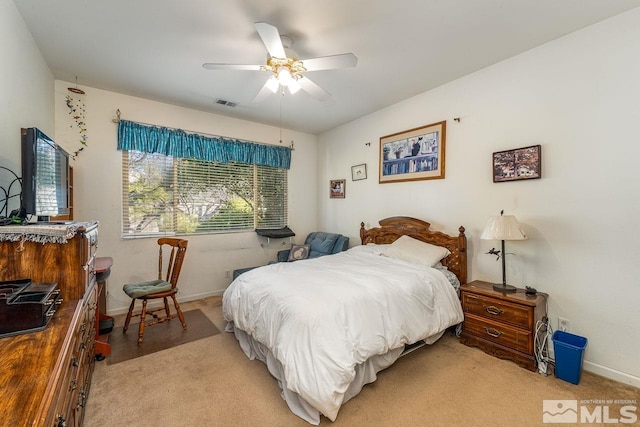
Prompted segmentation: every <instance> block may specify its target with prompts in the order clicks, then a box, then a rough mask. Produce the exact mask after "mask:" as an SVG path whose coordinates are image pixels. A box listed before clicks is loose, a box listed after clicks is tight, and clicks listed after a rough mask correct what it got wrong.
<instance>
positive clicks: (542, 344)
mask: <svg viewBox="0 0 640 427" xmlns="http://www.w3.org/2000/svg"><path fill="white" fill-rule="evenodd" d="M538 293H539V294H540V295H542V296H544V301H545V315H544V317H543V318H542V320H538V321H537V322H536V333H535V337H534V344H533V345H534V353H535V358H536V362H537V363H538V372H539V373H540V375H544V376H547V375H550V374H551V372H552V371H551V369H550V366H549V365H551V367H553V370H554V371H555V361H554V360H553V359H552V358H551V356H550V355H549V340H550V339H551V337H552V336H553V329H552V328H551V325H550V324H549V317H548V313H549V311H548V309H547V308H548V300H547V297H548V295H547V294H543V293H542V292H538Z"/></svg>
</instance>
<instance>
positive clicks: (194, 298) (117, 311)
mask: <svg viewBox="0 0 640 427" xmlns="http://www.w3.org/2000/svg"><path fill="white" fill-rule="evenodd" d="M223 293H224V289H222V290H218V291H211V292H204V293H201V294H195V295H189V296H185V297H180V296H178V302H179V303H180V304H182V303H185V302H190V301H197V300H201V299H204V298H208V297H214V296H220V295H222V294H223ZM129 301H131V300H129ZM156 306H158V307H159V306H162V302H150V303H149V305H148V307H149V308H154V307H156ZM128 311H129V306H126V307H120V308H115V309H113V310H107V314H108V315H109V316H117V315H119V314H126V313H127V312H128Z"/></svg>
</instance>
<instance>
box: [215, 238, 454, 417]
mask: <svg viewBox="0 0 640 427" xmlns="http://www.w3.org/2000/svg"><path fill="white" fill-rule="evenodd" d="M223 314H224V317H225V319H226V320H227V321H228V322H230V327H232V328H235V330H236V331H237V330H240V331H242V332H244V333H246V334H247V335H249V336H250V337H251V338H252V339H253V340H255V341H257V343H259V344H260V345H263V346H265V348H266V349H267V350H268V353H270V355H271V357H273V359H274V360H275V361H277V363H275V364H274V363H272V364H271V365H269V363H267V365H268V366H269V369H270V370H272V365H279V368H278V369H280V370H281V372H280V377H278V376H277V375H275V374H274V372H273V371H272V374H274V376H276V378H278V379H279V380H280V382H281V386H283V390H284V394H285V399H286V394H287V393H288V391H291V392H293V393H295V395H297V396H299V398H301V399H302V401H303V402H304V403H306V404H308V405H310V406H311V407H312V408H315V409H316V410H317V411H319V412H320V413H322V414H324V415H325V416H326V417H327V418H329V419H331V420H335V418H336V416H337V414H338V410H339V409H340V406H341V405H342V403H344V402H345V401H346V399H348V398H349V397H351V395H353V392H352V391H353V388H351V389H350V386H351V385H352V383H354V381H355V380H356V376H357V373H358V366H366V365H364V362H366V361H367V360H369V359H372V358H374V357H376V356H380V355H393V356H394V357H393V358H392V359H393V360H391V361H390V363H393V361H395V359H396V358H397V356H395V353H396V352H397V353H398V356H399V354H400V352H401V351H402V348H403V347H404V345H405V344H411V343H414V342H417V341H420V340H423V339H425V338H428V337H431V336H434V335H437V334H438V333H440V332H442V331H443V330H445V329H446V328H448V327H449V326H452V325H455V324H457V323H460V322H461V321H462V319H463V314H462V308H461V306H460V302H459V300H458V297H457V294H456V292H455V290H454V288H453V286H452V285H451V284H450V283H449V281H448V280H447V279H446V278H445V276H444V274H442V273H441V272H439V271H438V270H436V269H433V268H428V267H423V266H415V265H411V264H408V263H406V262H403V261H398V260H394V259H391V258H387V257H384V256H379V255H376V254H374V253H371V252H369V251H366V250H353V249H351V250H349V251H346V252H341V253H339V254H336V255H331V256H324V257H320V258H315V259H310V260H304V261H296V262H293V263H278V264H272V265H268V266H264V267H261V268H258V269H254V270H251V271H249V272H246V273H244V274H242V275H240V276H239V277H238V278H237V279H236V280H235V281H234V282H233V283H232V284H231V285H230V286H229V288H227V290H226V291H225V293H224V296H223ZM238 335H242V334H239V333H238V332H236V336H238ZM241 344H242V341H241ZM243 350H244V351H245V353H247V355H248V356H249V357H252V352H253V356H256V350H255V349H254V350H250V349H249V351H248V349H247V348H246V345H243ZM390 350H395V351H392V352H391V353H389V352H390ZM260 352H262V353H265V352H264V351H260ZM265 354H266V353H265ZM259 358H260V357H259ZM387 359H389V360H390V358H387ZM387 359H383V360H387ZM266 362H268V359H266ZM385 363H386V362H385ZM390 363H389V364H390ZM386 366H388V365H386ZM386 366H382V367H379V368H380V369H384V368H385V367H386ZM380 369H378V370H376V371H375V372H377V371H379V370H380ZM375 372H374V373H373V379H372V380H371V381H373V380H375ZM357 382H358V381H356V383H357ZM368 382H370V381H368ZM365 383H366V382H365ZM361 387H362V385H360V386H359V387H355V388H356V389H357V390H356V393H357V392H358V391H359V390H360V388H361ZM288 403H289V402H288ZM289 406H290V407H291V404H290V405H289ZM292 410H293V408H292ZM294 413H295V411H294ZM296 415H299V416H302V418H305V419H307V418H306V417H304V416H303V415H301V414H298V413H297V414H296ZM307 420H308V419H307ZM308 421H309V420H308ZM310 422H311V421H310ZM315 423H317V422H315Z"/></svg>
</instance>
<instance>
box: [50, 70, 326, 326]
mask: <svg viewBox="0 0 640 427" xmlns="http://www.w3.org/2000/svg"><path fill="white" fill-rule="evenodd" d="M75 86H76V85H75V83H69V82H63V81H56V82H55V109H56V135H57V138H56V142H57V143H58V144H60V145H62V146H63V147H65V148H66V149H67V150H68V151H70V152H73V151H76V150H77V149H78V148H79V146H80V144H79V142H78V139H77V138H75V139H74V138H73V136H69V135H70V132H69V131H68V129H67V127H68V115H67V113H68V108H67V105H66V102H65V97H66V95H67V94H68V93H69V92H68V90H67V88H68V87H75ZM79 87H80V88H81V89H83V90H84V91H85V92H86V95H85V105H86V123H87V147H86V148H85V150H84V151H82V152H81V153H80V154H79V156H78V157H77V159H76V160H75V161H72V166H73V167H74V178H75V179H74V180H75V185H74V198H75V203H74V205H75V212H74V219H76V220H98V221H99V222H100V232H99V249H98V255H99V256H110V257H113V259H114V266H113V268H112V273H111V276H110V279H109V280H108V282H107V287H108V300H107V303H108V311H109V313H111V314H115V313H121V312H123V311H125V310H126V308H127V307H128V304H129V302H130V300H129V298H128V297H127V296H126V295H125V294H124V293H123V292H122V285H123V284H124V283H133V282H139V281H143V280H149V279H153V278H155V275H156V274H157V273H156V271H157V270H156V269H157V256H158V255H157V244H156V243H155V241H156V239H151V238H146V239H134V240H131V239H129V240H123V239H121V224H122V222H121V212H122V209H121V207H122V203H121V195H122V180H121V171H122V153H121V152H120V151H117V150H116V143H117V140H116V137H117V125H116V124H115V123H113V122H112V119H114V118H115V117H116V110H117V109H120V111H121V113H122V118H123V119H126V120H132V121H137V122H142V123H150V124H156V125H160V126H167V127H173V128H180V129H185V130H188V131H195V132H201V133H206V134H213V135H221V136H228V137H233V138H239V139H245V140H250V141H256V142H262V143H275V144H277V143H278V140H279V138H280V131H279V129H278V128H275V127H271V126H265V125H261V124H258V123H252V122H247V121H243V120H237V119H232V118H229V117H225V116H220V115H215V114H210V113H205V112H201V111H195V110H189V109H186V108H181V107H176V106H172V105H168V104H163V103H160V102H154V101H149V100H145V99H141V98H135V97H131V96H125V95H122V94H118V93H113V92H108V91H104V90H100V89H95V88H89V87H84V86H79ZM71 134H73V132H71ZM283 140H284V141H287V142H289V141H291V140H293V141H294V143H295V150H294V151H293V153H292V161H291V164H292V166H291V169H290V171H289V207H290V209H289V220H290V221H289V224H290V226H291V228H292V229H293V230H294V231H295V232H296V237H295V238H294V241H295V242H302V241H303V240H304V238H305V236H306V235H307V234H308V233H309V232H311V231H314V230H315V229H316V211H317V206H316V198H315V195H316V179H317V169H316V161H315V158H316V137H315V136H314V135H309V134H303V133H299V132H293V131H288V130H286V129H285V130H283ZM187 238H188V240H189V247H188V250H187V256H186V258H185V262H184V265H183V269H182V273H181V276H180V283H179V288H180V293H179V295H178V298H179V300H181V301H186V300H192V299H198V298H202V297H205V296H208V295H213V294H219V293H222V292H223V291H224V289H225V288H226V287H227V286H228V285H229V283H230V282H231V279H229V278H226V277H225V275H226V272H227V271H231V270H233V269H235V268H240V267H248V266H252V265H263V264H266V263H267V261H269V260H273V259H275V258H276V254H275V253H276V251H277V250H280V249H283V248H284V246H283V245H284V244H286V245H287V246H286V247H288V245H289V240H288V239H286V241H285V240H272V241H271V245H270V247H268V248H262V247H261V244H266V239H264V238H259V237H257V235H256V234H255V233H254V232H248V233H233V234H215V235H199V236H188V237H187Z"/></svg>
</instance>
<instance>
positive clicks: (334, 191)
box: [329, 179, 347, 199]
mask: <svg viewBox="0 0 640 427" xmlns="http://www.w3.org/2000/svg"><path fill="white" fill-rule="evenodd" d="M346 185H347V180H346V179H332V180H331V181H329V198H331V199H344V195H345V187H346Z"/></svg>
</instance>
